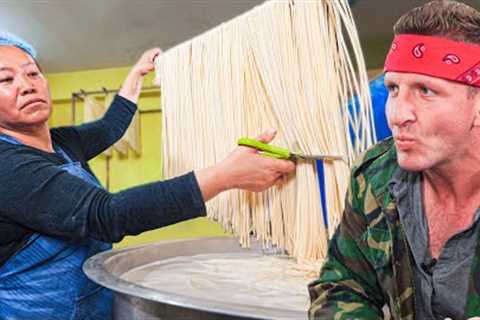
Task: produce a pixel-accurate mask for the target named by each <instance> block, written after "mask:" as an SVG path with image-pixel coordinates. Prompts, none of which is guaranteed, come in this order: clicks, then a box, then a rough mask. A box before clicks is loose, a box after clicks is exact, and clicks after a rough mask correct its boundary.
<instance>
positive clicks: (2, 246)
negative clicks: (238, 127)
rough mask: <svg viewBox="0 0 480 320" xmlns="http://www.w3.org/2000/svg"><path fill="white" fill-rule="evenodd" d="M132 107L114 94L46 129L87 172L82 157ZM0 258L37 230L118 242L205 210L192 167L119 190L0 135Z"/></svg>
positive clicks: (113, 135) (123, 123)
mask: <svg viewBox="0 0 480 320" xmlns="http://www.w3.org/2000/svg"><path fill="white" fill-rule="evenodd" d="M135 111H136V105H135V104H134V103H132V102H131V101H129V100H127V99H125V98H123V97H121V96H116V97H115V99H114V101H113V103H112V105H111V106H110V108H109V110H108V111H107V113H106V114H105V115H104V117H103V118H102V119H100V120H97V121H94V122H91V123H87V124H83V125H81V126H77V127H64V128H57V129H52V130H51V135H52V140H53V144H54V146H58V147H60V148H61V149H63V151H64V152H65V153H67V155H68V156H69V157H70V158H71V159H72V160H73V161H79V162H80V163H81V165H82V167H83V168H84V169H86V170H87V171H89V172H90V173H92V172H91V169H90V167H89V166H88V164H87V161H88V160H90V159H91V158H93V157H95V156H96V155H98V154H100V153H101V152H102V151H103V150H105V149H107V148H108V147H110V146H111V145H112V144H114V143H115V142H116V141H117V140H118V139H120V138H121V137H122V136H123V134H124V133H125V131H126V130H127V128H128V125H129V124H130V121H131V119H132V117H133V115H134V113H135ZM0 159H1V161H0V190H1V191H0V266H1V265H2V264H3V263H4V262H5V261H6V260H7V259H8V258H9V257H10V256H12V255H13V254H14V253H15V252H16V251H17V250H18V249H20V248H21V247H22V245H23V244H24V243H25V242H26V240H27V239H28V237H29V235H31V234H32V233H35V232H38V233H42V234H46V235H49V236H53V237H58V238H62V239H65V240H67V241H74V242H75V241H81V240H83V239H86V238H89V237H91V238H94V239H97V240H101V241H104V242H117V241H120V240H121V239H122V238H123V237H124V236H126V235H136V234H139V233H141V232H143V231H146V230H151V229H155V228H159V227H162V226H166V225H169V224H173V223H176V222H179V221H183V220H187V219H191V218H195V217H198V216H202V215H204V214H205V204H204V201H203V198H202V195H201V191H200V189H199V186H198V183H197V181H196V178H195V176H194V174H193V172H190V173H188V174H186V175H183V176H179V177H177V178H174V179H170V180H165V181H161V182H154V183H150V184H146V185H142V186H138V187H134V188H130V189H127V190H124V191H121V192H118V193H109V192H108V191H106V190H104V189H102V188H100V187H96V186H93V185H91V184H89V183H87V182H85V181H83V180H82V179H80V178H78V177H76V176H73V175H71V174H69V173H68V172H66V171H64V170H62V169H61V168H59V166H61V165H62V164H65V163H66V160H65V159H64V158H63V157H62V155H60V154H57V153H49V152H45V151H42V150H39V149H36V148H33V147H30V146H25V145H14V144H11V143H8V142H5V141H1V140H0Z"/></svg>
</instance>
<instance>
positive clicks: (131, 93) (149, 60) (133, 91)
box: [118, 48, 162, 103]
mask: <svg viewBox="0 0 480 320" xmlns="http://www.w3.org/2000/svg"><path fill="white" fill-rule="evenodd" d="M161 53H162V50H160V48H153V49H150V50H147V51H145V52H144V53H143V54H142V56H141V57H140V59H138V61H137V63H135V65H134V66H133V67H132V69H131V70H130V72H129V73H128V75H127V78H126V79H125V81H124V82H123V85H122V88H121V89H120V91H119V92H118V94H119V95H120V96H122V97H124V98H126V99H128V100H130V101H132V102H134V103H137V102H138V97H139V96H140V91H141V90H142V84H143V78H144V77H145V75H146V74H147V73H149V72H150V71H153V70H154V69H155V63H154V62H155V59H156V58H157V57H158V56H159V55H160V54H161Z"/></svg>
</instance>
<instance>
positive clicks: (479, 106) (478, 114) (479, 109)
mask: <svg viewBox="0 0 480 320" xmlns="http://www.w3.org/2000/svg"><path fill="white" fill-rule="evenodd" d="M477 90H479V91H480V89H477ZM473 108H474V109H475V119H474V120H473V126H474V127H480V92H477V93H476V94H475V96H474V97H473Z"/></svg>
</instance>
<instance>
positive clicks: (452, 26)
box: [393, 0, 480, 45]
mask: <svg viewBox="0 0 480 320" xmlns="http://www.w3.org/2000/svg"><path fill="white" fill-rule="evenodd" d="M393 32H394V33H395V35H398V34H418V35H425V36H439V37H444V38H447V39H450V40H455V41H462V42H468V43H473V44H477V45H480V12H479V11H477V10H475V9H474V8H472V7H470V6H468V5H466V4H464V3H461V2H457V1H453V0H435V1H431V2H429V3H426V4H424V5H422V6H420V7H417V8H414V9H412V10H410V11H408V12H407V13H405V14H404V15H403V16H401V17H400V19H398V21H397V23H396V24H395V26H394V27H393Z"/></svg>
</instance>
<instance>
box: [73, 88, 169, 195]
mask: <svg viewBox="0 0 480 320" xmlns="http://www.w3.org/2000/svg"><path fill="white" fill-rule="evenodd" d="M118 91H120V90H119V89H107V88H105V87H102V90H94V91H85V90H83V89H80V90H79V91H78V92H72V118H71V122H72V125H75V121H76V109H77V100H82V101H84V100H85V97H86V96H88V95H100V94H104V95H107V94H109V93H118ZM149 91H150V92H154V91H160V89H159V88H158V87H156V86H149V87H143V88H142V89H141V93H144V92H149ZM141 93H140V94H141ZM161 112H162V108H157V109H148V110H140V109H138V113H139V114H146V113H161ZM105 189H106V190H107V191H108V190H110V157H106V158H105Z"/></svg>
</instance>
